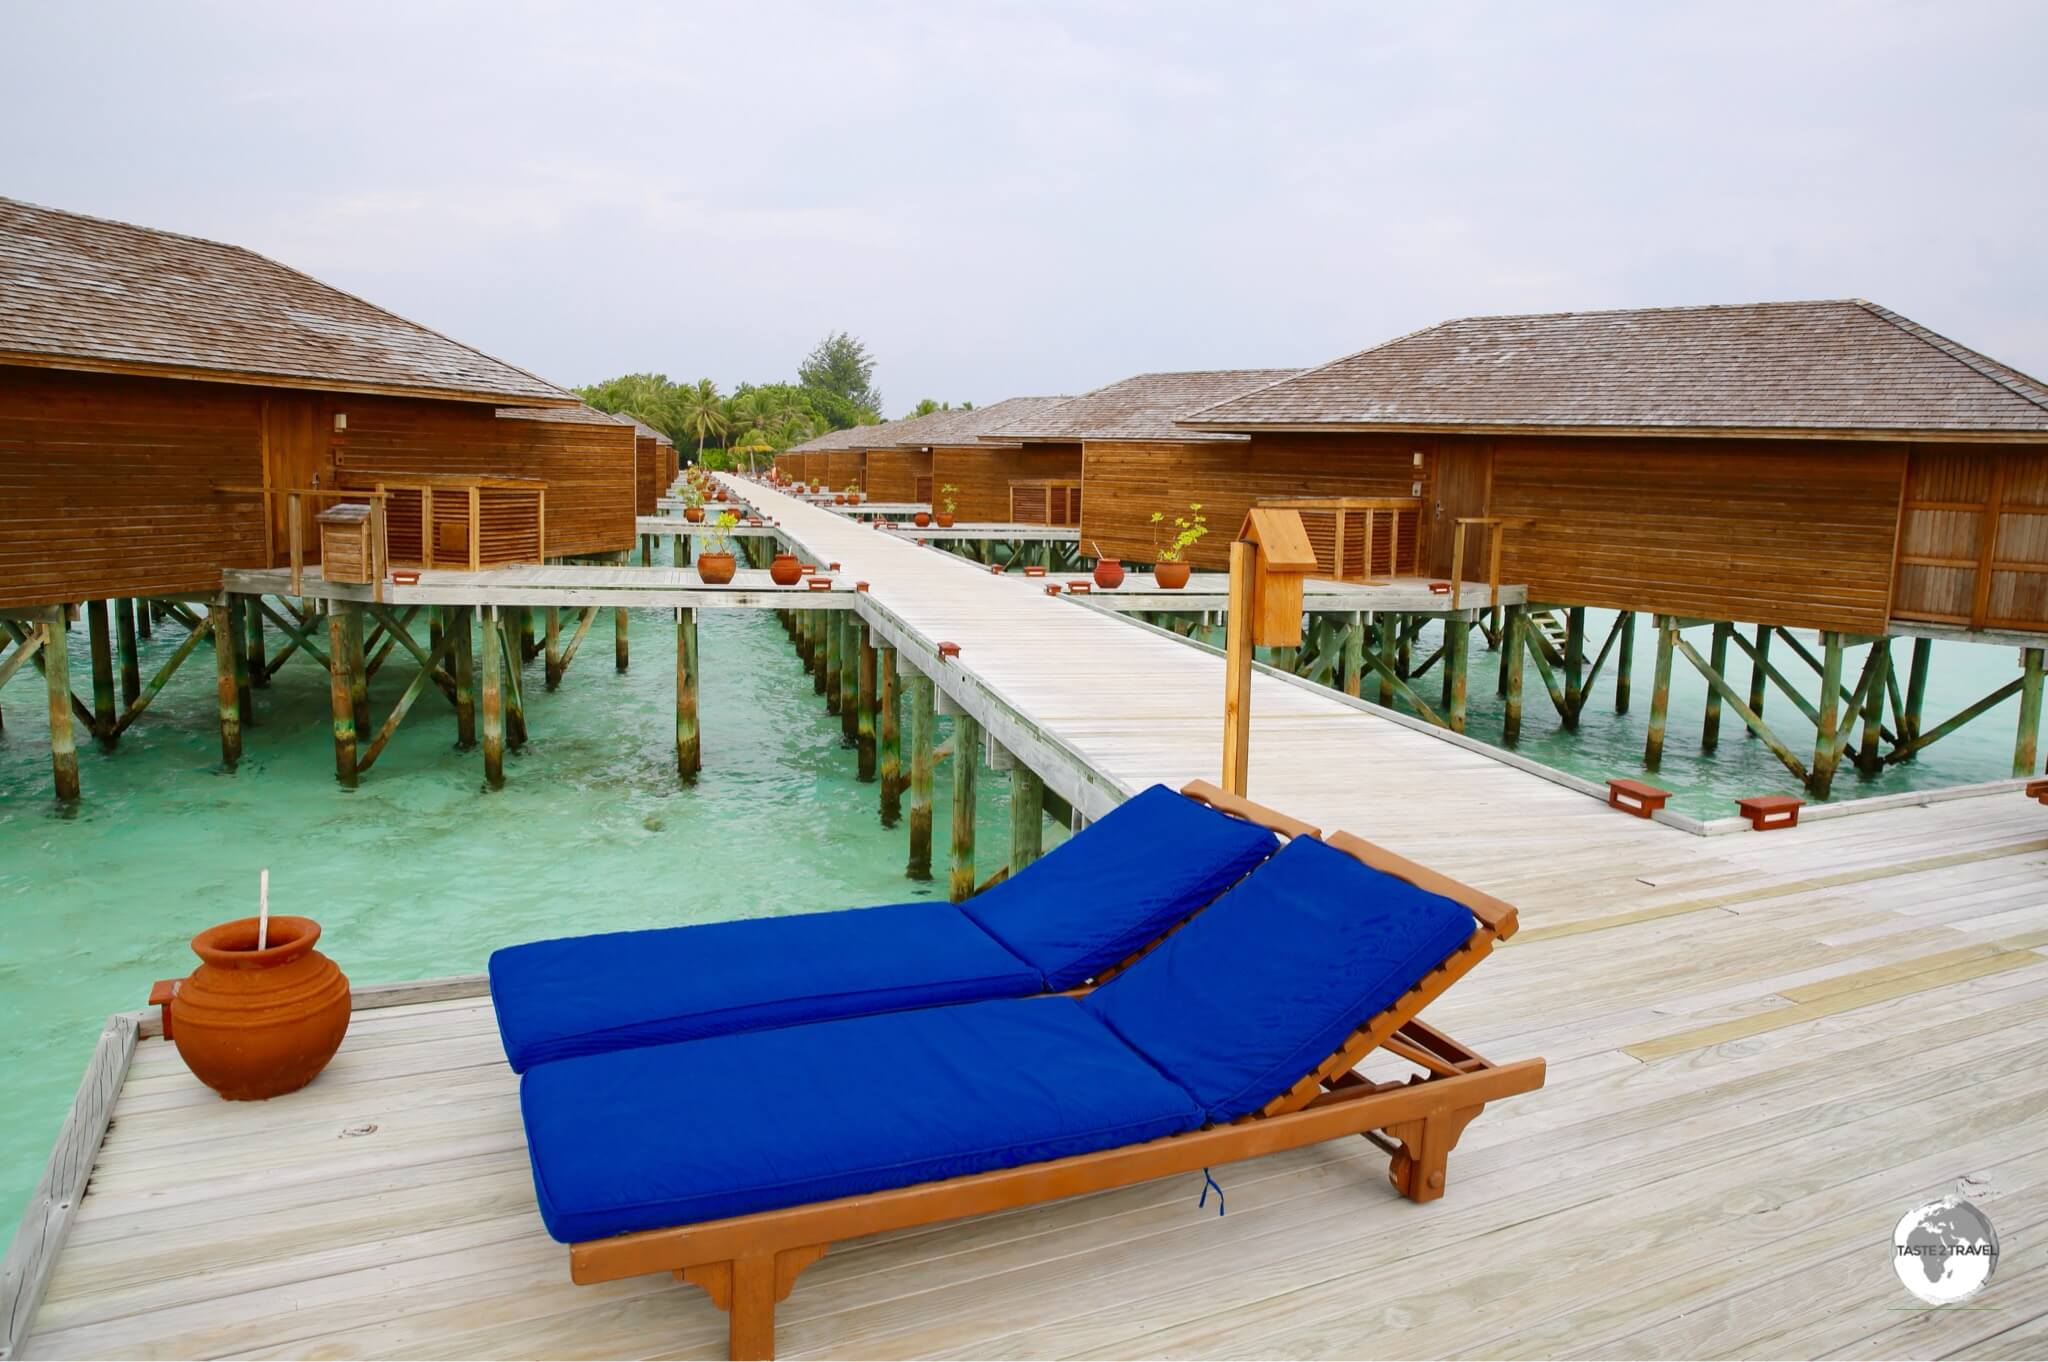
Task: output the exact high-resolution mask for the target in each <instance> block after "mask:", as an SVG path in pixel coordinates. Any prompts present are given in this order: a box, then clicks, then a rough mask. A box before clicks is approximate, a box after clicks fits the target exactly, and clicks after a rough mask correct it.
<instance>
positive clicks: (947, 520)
mask: <svg viewBox="0 0 2048 1362" xmlns="http://www.w3.org/2000/svg"><path fill="white" fill-rule="evenodd" d="M959 490H960V489H959V488H957V487H955V486H954V485H953V484H952V483H950V482H949V483H947V484H946V485H945V486H943V487H941V488H940V489H939V495H940V496H942V497H944V498H945V501H944V502H943V503H941V504H942V505H943V506H944V507H945V508H946V509H945V510H943V511H940V512H939V515H938V521H939V528H940V529H942V530H946V529H951V528H952V527H953V512H954V511H955V510H956V509H958V508H957V507H956V505H955V504H954V501H953V494H954V493H955V492H957V491H959Z"/></svg>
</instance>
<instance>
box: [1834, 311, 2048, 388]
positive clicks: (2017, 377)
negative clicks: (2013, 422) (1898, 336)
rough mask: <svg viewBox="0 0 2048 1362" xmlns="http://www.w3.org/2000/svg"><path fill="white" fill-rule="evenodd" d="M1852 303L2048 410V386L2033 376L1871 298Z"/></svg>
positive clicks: (1981, 375) (1983, 376)
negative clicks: (1874, 301)
mask: <svg viewBox="0 0 2048 1362" xmlns="http://www.w3.org/2000/svg"><path fill="white" fill-rule="evenodd" d="M1850 301H1851V302H1853V303H1854V304H1856V306H1858V307H1860V308H1862V309H1863V310H1864V311H1865V312H1868V313H1869V314H1870V315H1871V316H1873V317H1877V318H1879V319H1881V320H1883V321H1887V322H1890V323H1891V324H1892V325H1893V326H1894V327H1896V328H1898V330H1899V331H1900V332H1901V333H1902V334H1904V335H1907V336H1911V337H1912V338H1913V339H1914V340H1917V341H1919V342H1920V343H1921V344H1923V345H1925V346H1927V347H1928V348H1929V349H1931V350H1934V351H1937V352H1939V353H1940V354H1943V355H1946V356H1948V357H1949V358H1950V359H1952V360H1954V361H1955V362H1956V363H1958V364H1960V365H1962V366H1963V367H1964V368H1966V369H1969V370H1971V371H1972V372H1974V373H1976V374H1977V375H1978V376H1979V377H1982V378H1987V379H1990V380H1991V381H1992V382H1993V383H1996V384H1997V385H1998V386H1999V387H2001V388H2004V389H2005V390H2006V391H2007V392H2009V393H2011V394H2012V395H2013V396H2015V397H2017V398H2019V399H2021V400H2022V401H2025V402H2030V403H2032V404H2033V405H2034V406H2036V407H2039V408H2041V409H2042V410H2043V411H2048V385H2044V384H2042V383H2041V382H2040V380H2038V379H2036V378H2034V377H2033V376H2032V375H2031V374H2025V373H2021V372H2020V371H2019V370H2018V369H2014V368H2011V367H2010V366H2007V365H2004V364H2000V363H1999V362H1998V361H1997V360H1995V359H1992V358H1991V357H1990V356H1989V355H1983V354H1979V353H1978V352H1977V351H1975V350H1972V349H1971V348H1970V347H1969V346H1967V345H1964V344H1963V343H1962V342H1961V341H1955V340H1950V339H1949V338H1948V337H1947V336H1944V335H1942V334H1941V333H1940V332H1939V331H1936V330H1934V329H1933V328H1931V327H1927V326H1922V325H1921V324H1920V323H1919V322H1916V321H1914V320H1913V319H1912V318H1911V317H1908V316H1905V315H1904V314H1902V313H1898V312H1894V311H1892V310H1891V309H1890V308H1888V307H1886V306H1884V305H1883V304H1881V303H1873V302H1871V301H1870V300H1869V299H1867V298H1852V299H1850Z"/></svg>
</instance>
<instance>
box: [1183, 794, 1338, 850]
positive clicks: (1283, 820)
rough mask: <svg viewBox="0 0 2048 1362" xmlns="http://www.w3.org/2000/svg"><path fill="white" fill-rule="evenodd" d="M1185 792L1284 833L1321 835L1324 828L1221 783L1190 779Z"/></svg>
mask: <svg viewBox="0 0 2048 1362" xmlns="http://www.w3.org/2000/svg"><path fill="white" fill-rule="evenodd" d="M1180 792H1181V794H1182V795H1184V796H1186V797H1187V798H1189V799H1192V800H1195V801H1196V802H1197V803H1201V804H1207V805H1208V806H1209V807H1210V808H1212V809H1214V810H1216V811H1217V812H1218V813H1227V814H1229V815H1230V816H1231V817H1233V818H1242V819H1244V820H1245V821H1246V822H1247V823H1257V824H1258V825H1259V826H1260V827H1262V828H1271V829H1272V830H1273V831H1274V832H1277V833H1279V834H1280V835H1281V836H1282V837H1321V836H1322V835H1323V830H1322V829H1321V828H1318V827H1313V826H1311V825H1310V824H1307V823H1304V822H1302V821H1301V820H1300V819H1299V818H1290V817H1288V816H1287V815H1286V814H1284V813H1281V812H1280V811H1279V810H1278V809H1269V808H1267V807H1266V806H1265V805H1264V804H1254V803H1253V802H1252V801H1251V800H1249V799H1246V798H1245V797H1244V796H1243V795H1234V794H1232V793H1230V791H1228V790H1226V789H1224V788H1223V787H1222V786H1220V785H1212V784H1210V783H1209V782H1208V781H1206V780H1191V781H1189V782H1188V783H1187V784H1185V785H1183V786H1181V787H1180Z"/></svg>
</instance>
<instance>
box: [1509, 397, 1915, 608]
mask: <svg viewBox="0 0 2048 1362" xmlns="http://www.w3.org/2000/svg"><path fill="white" fill-rule="evenodd" d="M1905 461H1906V454H1905V447H1904V446H1903V445H1896V444H1891V445H1886V444H1864V443H1860V442H1851V441H1833V440H1815V441H1794V440H1748V441H1743V440H1669V439H1628V438H1620V439H1594V440H1576V441H1574V440H1569V439H1562V438H1559V439H1535V438H1520V439H1501V440H1498V441H1496V442H1495V444H1494V457H1493V473H1492V493H1491V501H1490V510H1491V513H1492V514H1494V515H1503V516H1528V517H1530V518H1531V519H1532V520H1533V522H1534V523H1532V524H1531V525H1530V526H1529V527H1528V528H1526V529H1520V530H1511V531H1509V532H1508V534H1507V538H1506V541H1505V543H1506V548H1505V552H1504V553H1503V554H1502V558H1501V576H1502V579H1503V580H1504V581H1512V582H1523V583H1526V584H1527V585H1528V587H1529V594H1530V598H1531V599H1532V600H1536V601H1541V602H1544V603H1547V604H1560V605H1591V606H1606V607H1610V608H1615V609H1623V608H1627V609H1635V610H1650V611H1659V612H1662V613H1666V614H1674V615H1688V616H1695V617H1699V618H1705V619H1727V620H1744V621H1756V622H1759V623H1766V624H1783V625H1794V626H1801V627H1806V628H1814V629H1844V630H1849V631H1852V632H1858V633H1880V632H1882V631H1883V630H1884V628H1885V623H1886V618H1887V615H1886V611H1887V606H1888V603H1889V601H1890V597H1891V575H1892V551H1893V545H1894V542H1895V538H1896V534H1897V529H1898V519H1899V493H1900V485H1901V480H1902V478H1903V476H1904V472H1905Z"/></svg>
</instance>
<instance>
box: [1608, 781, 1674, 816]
mask: <svg viewBox="0 0 2048 1362" xmlns="http://www.w3.org/2000/svg"><path fill="white" fill-rule="evenodd" d="M1669 798H1671V791H1669V790H1660V789H1658V788H1657V787H1656V786H1654V785H1646V784H1644V783H1643V782H1642V781H1640V780H1627V779H1623V778H1620V777H1617V778H1615V779H1613V780H1610V781H1608V782H1607V807H1608V808H1610V809H1620V810H1621V811H1622V812H1623V813H1627V814H1634V815H1635V816H1636V817H1637V818H1648V817H1649V816H1650V815H1651V814H1653V813H1655V812H1657V810H1659V809H1661V808H1663V807H1664V801H1665V800H1667V799H1669Z"/></svg>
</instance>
